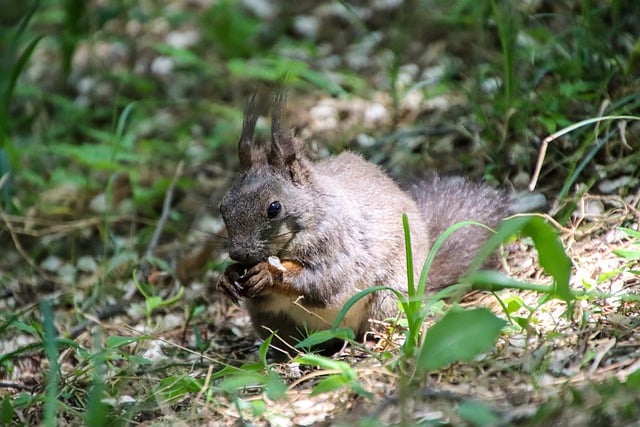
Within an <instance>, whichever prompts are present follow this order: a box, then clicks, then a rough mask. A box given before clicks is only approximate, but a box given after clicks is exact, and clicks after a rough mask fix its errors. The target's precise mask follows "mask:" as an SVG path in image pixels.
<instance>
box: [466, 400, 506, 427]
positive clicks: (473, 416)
mask: <svg viewBox="0 0 640 427" xmlns="http://www.w3.org/2000/svg"><path fill="white" fill-rule="evenodd" d="M458 413H459V414H460V417H461V418H462V419H463V420H466V421H467V422H468V423H469V424H470V425H472V426H478V427H488V426H498V425H501V424H502V422H501V419H500V417H499V416H498V415H497V414H496V413H495V412H494V411H493V410H492V409H491V408H489V407H488V406H486V405H485V404H483V403H480V402H472V401H466V402H462V403H461V404H460V406H459V407H458Z"/></svg>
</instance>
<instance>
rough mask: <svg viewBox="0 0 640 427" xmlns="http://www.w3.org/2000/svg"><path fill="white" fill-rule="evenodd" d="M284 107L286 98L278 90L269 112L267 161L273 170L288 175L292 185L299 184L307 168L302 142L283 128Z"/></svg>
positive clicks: (281, 91)
mask: <svg viewBox="0 0 640 427" xmlns="http://www.w3.org/2000/svg"><path fill="white" fill-rule="evenodd" d="M285 105H286V96H285V93H284V90H283V89H280V90H279V91H278V92H277V93H276V96H275V97H274V102H273V108H272V110H271V147H270V149H269V153H268V155H267V161H268V163H269V164H270V165H271V166H272V167H273V168H274V169H275V170H278V171H281V172H285V173H286V174H288V175H289V176H290V177H291V179H292V181H293V182H294V183H300V182H302V181H303V180H304V179H305V177H306V176H307V175H308V166H307V162H306V157H305V155H304V152H303V150H302V146H303V143H302V141H300V140H299V139H298V138H296V137H294V136H293V135H292V134H291V133H290V132H288V131H287V130H286V129H285V128H284V126H285V125H284V124H283V122H284V115H285Z"/></svg>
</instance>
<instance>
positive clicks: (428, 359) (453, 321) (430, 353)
mask: <svg viewBox="0 0 640 427" xmlns="http://www.w3.org/2000/svg"><path fill="white" fill-rule="evenodd" d="M505 324H506V322H505V321H504V320H502V319H499V318H498V317H496V316H495V315H494V314H493V313H491V312H490V311H489V310H487V309H484V308H475V309H472V310H461V309H451V310H449V312H448V313H447V314H446V315H445V316H444V317H443V318H442V319H441V320H440V321H439V322H438V323H436V324H435V325H433V326H432V327H431V328H429V330H428V331H427V333H426V335H425V339H424V342H423V344H422V348H421V349H420V354H419V356H418V371H422V372H428V371H433V370H435V369H439V368H441V367H443V366H446V365H448V364H450V363H453V362H456V361H460V360H470V359H472V358H474V357H475V356H477V355H478V354H480V353H482V352H484V351H487V350H489V349H490V348H491V347H492V346H493V344H494V342H495V340H496V338H497V337H498V335H499V334H500V330H501V329H502V327H503V326H504V325H505Z"/></svg>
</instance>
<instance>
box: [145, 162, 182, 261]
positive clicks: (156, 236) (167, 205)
mask: <svg viewBox="0 0 640 427" xmlns="http://www.w3.org/2000/svg"><path fill="white" fill-rule="evenodd" d="M183 169H184V162H183V161H180V163H178V167H177V168H176V172H175V173H174V174H173V179H172V180H171V184H169V188H167V192H166V193H165V195H164V202H163V203H162V214H161V215H160V219H159V220H158V224H157V225H156V229H155V230H154V231H153V236H151V241H150V242H149V246H148V247H147V252H146V257H147V258H151V257H152V256H153V252H155V250H156V246H158V242H159V241H160V236H161V235H162V230H163V229H164V226H165V225H166V223H167V219H168V218H169V211H170V210H171V202H172V201H173V190H174V189H175V186H176V183H177V182H178V178H180V176H181V175H182V170H183Z"/></svg>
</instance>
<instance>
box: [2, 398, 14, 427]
mask: <svg viewBox="0 0 640 427" xmlns="http://www.w3.org/2000/svg"><path fill="white" fill-rule="evenodd" d="M13 414H14V411H13V406H11V399H10V398H9V395H8V394H7V395H6V396H4V399H2V407H0V425H3V426H8V425H9V424H11V420H12V419H13Z"/></svg>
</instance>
